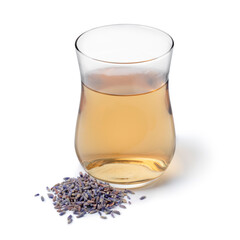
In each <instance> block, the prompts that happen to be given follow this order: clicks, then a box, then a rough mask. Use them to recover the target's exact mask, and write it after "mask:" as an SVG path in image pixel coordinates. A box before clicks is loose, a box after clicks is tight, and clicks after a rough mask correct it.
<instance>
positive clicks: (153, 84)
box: [75, 24, 175, 188]
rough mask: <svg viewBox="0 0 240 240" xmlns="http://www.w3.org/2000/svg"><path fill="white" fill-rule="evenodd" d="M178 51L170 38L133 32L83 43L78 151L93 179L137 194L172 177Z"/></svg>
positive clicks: (101, 34)
mask: <svg viewBox="0 0 240 240" xmlns="http://www.w3.org/2000/svg"><path fill="white" fill-rule="evenodd" d="M173 45H174V43H173V39H172V38H171V37H170V36H169V35H168V34H167V33H165V32H163V31H160V30H158V29H155V28H151V27H146V26H141V25H132V24H117V25H110V26H103V27H98V28H95V29H92V30H89V31H87V32H85V33H83V34H82V35H80V36H79V37H78V38H77V40H76V43H75V46H76V51H77V57H78V62H79V68H80V73H81V81H82V92H81V102H80V108H79V114H78V119H77V126H76V136H75V148H76V153H77V156H78V159H79V161H80V163H81V164H82V166H83V167H84V169H85V170H86V171H87V172H88V173H89V174H90V175H91V176H93V177H95V178H97V179H99V180H102V181H106V182H109V183H112V185H114V186H117V187H124V188H127V187H128V188H133V187H139V186H143V185H145V184H147V183H149V182H151V181H153V180H156V179H157V178H159V177H160V176H161V175H162V173H163V172H164V171H165V170H166V169H167V167H168V165H169V163H170V161H171V159H172V157H173V154H174V150H175V130H174V122H173V116H172V109H171V105H170V100H169V88H168V73H169V67H170V61H171V56H172V50H173Z"/></svg>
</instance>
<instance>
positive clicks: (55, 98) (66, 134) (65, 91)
mask: <svg viewBox="0 0 240 240" xmlns="http://www.w3.org/2000/svg"><path fill="white" fill-rule="evenodd" d="M238 2H239V1H237V0H236V1H233V0H228V1H221V0H218V1H214V0H212V1H211V0H201V1H191V0H181V1H177V0H176V1H174V0H168V1H161V0H159V1H157V0H156V1H153V0H148V1H145V0H144V1H141V0H132V1H131V0H121V1H114V0H111V1H110V0H109V1H107V0H96V1H91V0H84V1H83V0H78V1H72V0H68V1H61V0H56V1H55V0H47V1H45V0H41V1H32V0H31V1H30V0H29V1H26V0H22V1H17V0H15V1H13V0H12V1H11V0H9V1H1V3H0V26H1V27H0V146H1V148H0V160H1V163H0V164H1V166H0V178H1V179H0V180H1V181H0V183H1V185H0V186H1V190H0V195H1V196H0V203H1V211H0V221H1V225H0V226H1V230H0V238H1V239H4V240H8V239H27V240H28V239H41V240H42V239H58V240H63V239H64V240H66V239H98V240H99V239H104V240H108V239H117V240H118V239H138V240H141V239H164V240H175V239H184V240H188V239H189V240H190V239H191V240H192V239H231V240H235V239H239V238H240V232H239V220H240V219H239V218H240V217H239V216H240V207H239V204H240V197H239V182H240V181H239V180H240V176H239V168H240V159H239V148H240V147H239V134H240V132H239V126H240V118H239V103H240V101H239V100H240V94H239V81H240V73H239V69H240V64H239V63H240V60H239V56H240V47H239V45H240V27H239V22H240V13H239V7H238ZM114 23H136V24H144V25H149V26H153V27H157V28H160V29H162V30H164V31H166V32H168V33H169V34H170V35H172V37H173V38H174V40H175V48H174V51H173V58H172V65H171V71H170V96H171V102H172V108H173V113H174V119H175V125H176V133H177V149H176V153H175V156H174V159H173V161H172V164H171V166H170V167H169V169H168V171H167V172H166V174H165V175H164V176H163V177H162V179H161V180H160V181H159V182H158V183H157V184H155V185H153V186H149V187H147V188H145V189H141V190H137V194H136V196H135V198H134V199H133V200H132V202H133V204H132V205H131V206H129V207H128V209H127V210H122V215H121V216H119V217H117V218H115V219H112V218H111V219H107V220H102V219H100V218H99V217H98V216H96V215H91V216H87V217H85V218H83V219H76V221H74V222H73V223H72V224H71V225H67V224H66V216H64V217H59V216H58V214H57V213H56V212H55V210H54V209H53V208H52V204H50V201H49V200H48V201H46V202H44V203H42V202H41V201H40V199H38V198H34V197H33V195H34V194H35V193H37V192H40V193H42V194H44V195H46V190H45V187H46V186H47V185H48V186H52V185H53V184H55V183H57V182H59V181H61V179H62V177H65V176H76V175H77V173H78V171H79V170H80V166H79V162H78V159H77V157H76V154H75V150H74V132H75V123H76V118H77V112H78V106H79V100H80V75H79V69H78V64H77V58H76V54H75V49H74V41H75V39H76V38H77V36H78V35H79V34H80V33H82V32H83V31H86V30H88V29H91V28H93V27H96V26H101V25H106V24H114ZM141 195H146V196H147V199H146V200H144V201H139V200H138V197H139V196H141Z"/></svg>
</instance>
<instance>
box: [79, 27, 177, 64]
mask: <svg viewBox="0 0 240 240" xmlns="http://www.w3.org/2000/svg"><path fill="white" fill-rule="evenodd" d="M115 26H135V27H144V28H148V29H151V30H155V31H159V32H161V33H163V34H164V35H166V36H167V37H168V38H169V39H170V41H171V45H170V47H169V49H168V50H167V51H166V52H164V53H163V54H161V55H159V56H157V57H154V58H151V59H147V60H143V61H129V62H117V61H106V60H103V59H98V58H93V57H91V56H89V55H88V54H85V53H84V52H83V51H82V50H80V49H79V48H78V46H77V43H78V41H79V39H80V38H81V37H83V36H84V35H86V34H87V33H89V32H91V31H94V30H97V29H101V28H105V27H115ZM173 47H174V40H173V38H172V37H171V36H170V35H169V34H168V33H166V32H164V31H162V30H160V29H158V28H155V27H150V26H146V25H141V24H110V25H103V26H99V27H95V28H91V29H89V30H87V31H85V32H83V33H82V34H80V35H79V36H78V37H77V39H76V40H75V48H76V51H77V52H78V53H80V54H82V55H83V56H85V57H87V58H89V59H91V60H94V61H98V62H102V63H109V64H139V63H146V62H152V61H154V60H158V59H160V58H162V57H164V56H166V55H167V54H168V53H170V52H171V51H172V49H173Z"/></svg>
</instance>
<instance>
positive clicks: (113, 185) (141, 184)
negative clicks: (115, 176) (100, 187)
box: [109, 177, 160, 189]
mask: <svg viewBox="0 0 240 240" xmlns="http://www.w3.org/2000/svg"><path fill="white" fill-rule="evenodd" d="M159 178H160V177H158V178H156V179H153V180H150V181H147V182H142V183H136V184H115V183H109V184H110V185H111V186H112V187H114V188H120V189H135V188H141V187H145V186H148V185H150V184H152V183H154V182H156V181H158V180H159Z"/></svg>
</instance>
